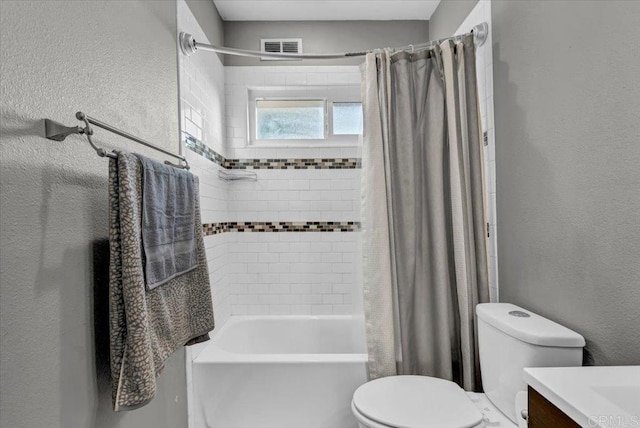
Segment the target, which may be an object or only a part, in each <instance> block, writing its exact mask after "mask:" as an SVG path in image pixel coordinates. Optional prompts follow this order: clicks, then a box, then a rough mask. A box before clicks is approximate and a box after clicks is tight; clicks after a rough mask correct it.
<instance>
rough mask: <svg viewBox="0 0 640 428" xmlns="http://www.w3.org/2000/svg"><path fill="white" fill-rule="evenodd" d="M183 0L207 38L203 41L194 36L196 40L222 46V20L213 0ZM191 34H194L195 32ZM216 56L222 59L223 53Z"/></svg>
mask: <svg viewBox="0 0 640 428" xmlns="http://www.w3.org/2000/svg"><path fill="white" fill-rule="evenodd" d="M185 2H186V3H187V5H188V6H189V9H191V12H192V13H193V15H194V16H195V18H196V19H197V20H198V23H199V24H200V27H201V28H202V31H203V32H204V34H205V35H206V37H207V38H208V39H209V40H208V41H204V40H200V39H198V38H196V40H198V41H202V42H203V43H210V44H212V45H216V46H224V21H222V18H221V17H220V14H219V13H218V9H216V6H215V4H214V3H213V0H185ZM192 35H193V36H195V34H192ZM218 56H219V57H220V60H221V61H223V60H224V58H223V57H224V55H222V54H219V55H218Z"/></svg>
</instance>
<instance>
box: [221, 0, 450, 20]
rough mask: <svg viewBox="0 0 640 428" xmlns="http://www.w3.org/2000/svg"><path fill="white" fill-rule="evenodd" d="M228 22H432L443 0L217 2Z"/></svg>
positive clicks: (267, 0) (227, 0)
mask: <svg viewBox="0 0 640 428" xmlns="http://www.w3.org/2000/svg"><path fill="white" fill-rule="evenodd" d="M213 2H214V3H215V4H216V7H217V8H218V12H220V15H221V16H222V19H224V20H225V21H353V20H398V19H422V20H426V19H429V18H431V15H432V14H433V12H434V11H435V10H436V7H438V3H440V0H213Z"/></svg>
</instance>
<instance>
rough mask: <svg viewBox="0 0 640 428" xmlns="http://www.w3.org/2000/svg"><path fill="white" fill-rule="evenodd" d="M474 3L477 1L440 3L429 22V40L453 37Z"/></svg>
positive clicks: (464, 0)
mask: <svg viewBox="0 0 640 428" xmlns="http://www.w3.org/2000/svg"><path fill="white" fill-rule="evenodd" d="M476 3H478V0H455V1H451V0H444V1H441V2H440V4H439V5H438V7H437V8H436V10H435V12H433V15H431V19H430V20H429V38H430V39H431V40H438V39H443V38H445V37H450V36H451V35H453V33H454V32H455V31H456V29H457V28H458V26H459V25H460V24H461V23H462V21H464V19H465V18H466V17H467V15H469V12H471V10H472V9H473V8H474V7H475V5H476Z"/></svg>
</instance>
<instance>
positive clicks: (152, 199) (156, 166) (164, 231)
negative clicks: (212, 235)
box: [136, 154, 197, 290]
mask: <svg viewBox="0 0 640 428" xmlns="http://www.w3.org/2000/svg"><path fill="white" fill-rule="evenodd" d="M136 156H137V157H138V159H140V162H141V163H142V169H143V171H144V173H143V180H142V181H143V184H142V245H143V247H144V257H145V266H144V272H145V280H146V282H147V287H149V289H150V290H151V289H154V288H155V287H157V286H159V285H162V284H164V283H165V282H167V281H169V280H170V279H172V278H175V277H176V276H178V275H182V274H183V273H185V272H188V271H190V270H191V269H194V268H195V267H196V265H197V260H196V239H195V237H196V234H195V229H194V228H195V225H194V219H195V196H194V179H195V176H194V175H193V174H191V173H190V172H189V171H187V170H184V169H178V168H174V167H172V166H168V165H163V164H161V163H160V162H156V161H154V160H151V159H149V158H147V157H146V156H142V155H138V154H136Z"/></svg>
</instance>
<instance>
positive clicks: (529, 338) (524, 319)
mask: <svg viewBox="0 0 640 428" xmlns="http://www.w3.org/2000/svg"><path fill="white" fill-rule="evenodd" d="M476 313H477V315H478V345H479V351H480V352H479V354H480V367H481V370H482V373H481V374H482V384H483V388H484V391H485V393H484V394H479V393H471V392H465V391H464V390H463V389H462V388H460V387H459V386H458V385H457V384H455V383H453V382H450V381H448V380H444V379H438V378H434V377H429V376H412V375H408V376H390V377H385V378H381V379H376V380H373V381H370V382H367V383H366V384H364V385H362V386H360V387H359V388H358V389H357V390H356V391H355V393H354V394H353V399H352V402H351V410H352V412H353V414H354V416H355V417H356V419H357V421H358V423H359V426H360V428H475V427H489V426H491V427H500V428H516V427H526V426H527V421H526V420H525V419H524V417H523V416H522V415H523V414H524V413H526V412H523V411H524V410H526V397H524V399H523V394H525V395H526V392H524V391H526V384H525V383H524V380H523V379H522V369H524V368H525V367H566V366H580V365H581V364H582V348H583V347H584V345H585V341H584V338H583V337H582V336H581V335H580V334H578V333H576V332H574V331H572V330H569V329H568V328H566V327H563V326H561V325H559V324H556V323H555V322H553V321H551V320H548V319H546V318H543V317H541V316H539V315H536V314H534V313H532V312H530V311H527V310H525V309H522V308H519V307H517V306H515V305H511V304H508V303H484V304H480V305H478V306H477V307H476ZM516 398H517V399H516Z"/></svg>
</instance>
